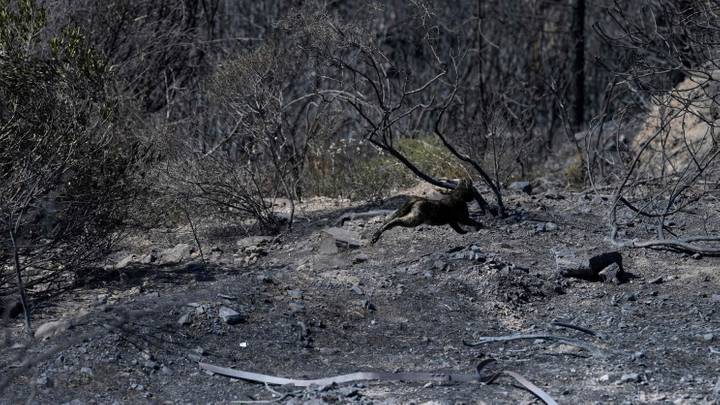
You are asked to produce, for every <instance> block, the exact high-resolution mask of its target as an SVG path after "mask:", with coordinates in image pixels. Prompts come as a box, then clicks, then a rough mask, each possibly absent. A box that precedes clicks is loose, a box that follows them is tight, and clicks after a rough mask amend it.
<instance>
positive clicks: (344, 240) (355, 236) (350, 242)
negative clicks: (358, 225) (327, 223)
mask: <svg viewBox="0 0 720 405" xmlns="http://www.w3.org/2000/svg"><path fill="white" fill-rule="evenodd" d="M323 233H324V234H325V235H328V236H330V237H331V238H332V239H334V241H335V245H336V246H338V247H344V248H359V247H360V246H362V243H361V242H360V234H359V233H357V232H353V231H348V230H347V229H343V228H325V229H323Z"/></svg>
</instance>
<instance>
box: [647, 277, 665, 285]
mask: <svg viewBox="0 0 720 405" xmlns="http://www.w3.org/2000/svg"><path fill="white" fill-rule="evenodd" d="M664 281H665V280H663V278H662V276H660V277H655V278H654V279H652V280H650V281H648V284H662V283H663V282H664Z"/></svg>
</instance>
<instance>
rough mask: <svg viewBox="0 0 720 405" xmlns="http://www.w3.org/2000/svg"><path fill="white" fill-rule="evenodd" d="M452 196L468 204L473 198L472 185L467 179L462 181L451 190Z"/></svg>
mask: <svg viewBox="0 0 720 405" xmlns="http://www.w3.org/2000/svg"><path fill="white" fill-rule="evenodd" d="M453 194H455V195H456V196H459V197H460V198H462V199H463V201H467V202H470V201H472V200H473V198H475V195H474V193H473V188H472V183H471V182H470V180H468V179H462V180H460V182H459V183H458V185H457V187H455V189H454V190H453Z"/></svg>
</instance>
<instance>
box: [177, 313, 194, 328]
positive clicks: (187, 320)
mask: <svg viewBox="0 0 720 405" xmlns="http://www.w3.org/2000/svg"><path fill="white" fill-rule="evenodd" d="M177 323H178V324H179V325H183V326H185V325H190V324H191V323H192V311H188V312H186V313H184V314H183V315H182V316H181V317H180V319H178V321H177Z"/></svg>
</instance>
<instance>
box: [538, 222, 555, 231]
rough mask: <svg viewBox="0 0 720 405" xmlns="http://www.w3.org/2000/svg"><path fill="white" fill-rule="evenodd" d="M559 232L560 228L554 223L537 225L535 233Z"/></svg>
mask: <svg viewBox="0 0 720 405" xmlns="http://www.w3.org/2000/svg"><path fill="white" fill-rule="evenodd" d="M557 230H558V226H557V224H556V223H554V222H544V223H540V224H537V225H535V232H537V233H541V232H554V231H557Z"/></svg>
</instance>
